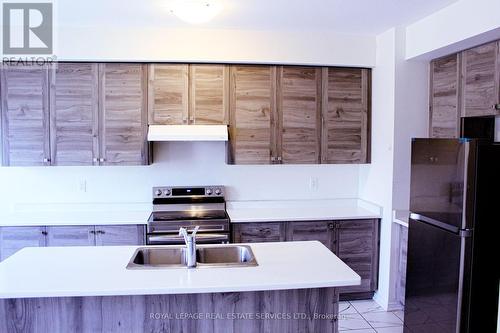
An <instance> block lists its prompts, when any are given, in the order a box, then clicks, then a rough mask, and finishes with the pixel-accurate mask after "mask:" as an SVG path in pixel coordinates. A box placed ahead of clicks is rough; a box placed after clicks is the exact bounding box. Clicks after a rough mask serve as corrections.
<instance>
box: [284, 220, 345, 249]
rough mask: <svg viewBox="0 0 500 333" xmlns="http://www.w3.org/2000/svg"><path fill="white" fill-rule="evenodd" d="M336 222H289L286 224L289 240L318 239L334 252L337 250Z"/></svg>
mask: <svg viewBox="0 0 500 333" xmlns="http://www.w3.org/2000/svg"><path fill="white" fill-rule="evenodd" d="M333 229H334V224H333V223H332V222H331V221H304V222H288V223H287V224H286V240H287V241H311V240H317V241H320V242H321V243H323V245H325V246H326V247H327V248H328V249H330V250H331V251H332V252H335V251H334V249H335V246H334V245H335V239H334V232H333Z"/></svg>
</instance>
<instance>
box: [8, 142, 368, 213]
mask: <svg viewBox="0 0 500 333" xmlns="http://www.w3.org/2000/svg"><path fill="white" fill-rule="evenodd" d="M358 169H359V167H358V166H356V165H316V166H314V165H311V166H306V165H302V166H294V165H290V166H286V165H285V166H240V165H237V166H235V165H226V164H225V144H224V143H208V142H205V143H203V142H201V143H160V144H157V146H156V149H155V163H154V164H153V165H150V166H140V167H31V168H20V167H3V168H0V184H1V186H0V209H1V210H2V211H3V212H15V211H20V210H27V209H31V208H30V205H29V203H51V204H53V203H58V204H60V203H65V204H71V203H93V204H94V203H95V204H105V203H112V202H118V203H146V202H151V187H153V186H156V185H204V184H223V185H226V186H229V188H228V196H229V198H230V199H231V200H248V199H314V198H354V197H357V187H358ZM311 177H315V178H317V180H318V188H317V189H312V188H311V187H310V178H311ZM82 181H86V185H87V186H86V187H87V189H86V192H84V191H82V190H80V184H81V182H82ZM62 207H64V205H58V208H62ZM68 207H70V206H68ZM69 209H70V208H69Z"/></svg>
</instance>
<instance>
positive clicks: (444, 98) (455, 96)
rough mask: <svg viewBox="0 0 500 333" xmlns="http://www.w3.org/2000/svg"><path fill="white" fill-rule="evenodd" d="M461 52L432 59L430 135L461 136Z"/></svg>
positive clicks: (440, 136)
mask: <svg viewBox="0 0 500 333" xmlns="http://www.w3.org/2000/svg"><path fill="white" fill-rule="evenodd" d="M460 58H461V56H460V54H458V53H456V54H452V55H449V56H446V57H443V58H439V59H436V60H433V61H431V64H430V108H429V111H430V131H429V132H430V133H429V135H430V137H432V138H458V137H459V136H460V110H459V98H460V84H459V82H460V68H461V64H460Z"/></svg>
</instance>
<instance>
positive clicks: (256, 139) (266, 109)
mask: <svg viewBox="0 0 500 333" xmlns="http://www.w3.org/2000/svg"><path fill="white" fill-rule="evenodd" d="M230 72H231V73H230V75H231V96H230V99H231V102H230V103H231V108H230V110H231V114H230V127H229V130H230V131H229V139H230V152H229V154H230V160H231V161H232V162H233V163H235V164H270V163H272V162H274V161H276V159H277V152H276V141H275V123H276V116H277V115H276V89H275V85H276V67H274V66H250V65H248V66H231V68H230Z"/></svg>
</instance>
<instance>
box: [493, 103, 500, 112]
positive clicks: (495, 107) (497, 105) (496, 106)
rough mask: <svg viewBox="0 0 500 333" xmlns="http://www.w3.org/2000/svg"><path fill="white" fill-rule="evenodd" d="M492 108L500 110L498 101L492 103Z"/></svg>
mask: <svg viewBox="0 0 500 333" xmlns="http://www.w3.org/2000/svg"><path fill="white" fill-rule="evenodd" d="M493 108H494V109H495V110H497V111H500V103H497V104H495V105H493Z"/></svg>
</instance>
